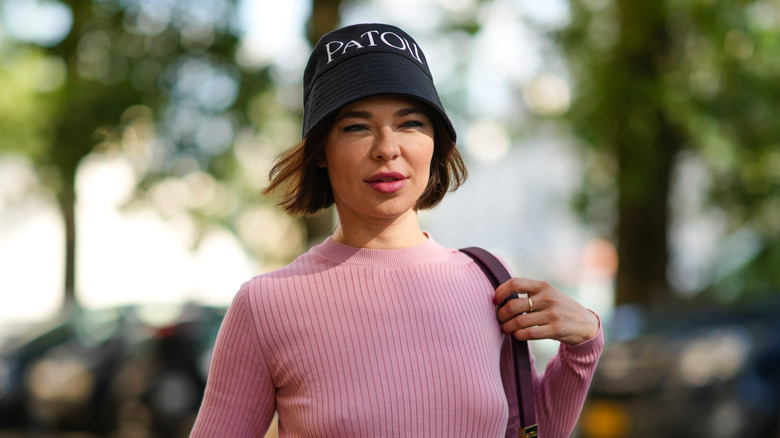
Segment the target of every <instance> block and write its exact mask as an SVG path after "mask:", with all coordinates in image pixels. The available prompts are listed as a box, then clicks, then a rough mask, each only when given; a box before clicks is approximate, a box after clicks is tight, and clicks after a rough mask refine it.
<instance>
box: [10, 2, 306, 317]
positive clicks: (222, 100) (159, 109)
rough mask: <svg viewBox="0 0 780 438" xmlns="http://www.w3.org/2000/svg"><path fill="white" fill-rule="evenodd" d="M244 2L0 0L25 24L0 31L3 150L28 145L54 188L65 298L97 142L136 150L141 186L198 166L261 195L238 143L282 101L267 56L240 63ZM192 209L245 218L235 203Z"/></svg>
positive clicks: (72, 285) (211, 177)
mask: <svg viewBox="0 0 780 438" xmlns="http://www.w3.org/2000/svg"><path fill="white" fill-rule="evenodd" d="M236 8H237V4H236V2H235V1H234V0H209V1H181V2H173V3H171V2H156V1H146V0H127V1H119V0H94V1H93V0H70V1H67V2H62V3H61V2H57V1H47V2H39V1H34V0H12V1H9V2H7V3H5V4H4V5H2V7H0V14H3V15H5V17H2V18H4V21H5V22H6V23H8V24H10V25H13V26H15V27H17V28H18V29H22V31H20V32H21V35H20V34H19V32H17V34H14V33H13V32H9V33H8V34H7V35H5V37H4V38H0V44H1V45H2V46H0V47H2V51H1V53H2V55H1V56H0V87H2V89H3V92H2V93H0V138H2V142H0V151H12V152H14V153H20V154H23V155H25V156H27V157H28V158H29V159H30V160H31V161H32V162H33V163H34V164H35V166H36V167H37V168H38V169H39V170H40V175H41V180H42V181H43V183H44V184H45V185H47V186H48V187H49V188H50V189H52V191H53V193H55V194H56V197H57V200H58V204H59V208H60V210H61V212H62V217H63V221H64V224H65V230H66V239H67V242H66V267H65V279H64V280H65V281H64V306H63V307H64V308H65V309H68V308H70V307H72V306H74V305H76V304H77V301H76V279H75V275H76V250H75V248H76V242H77V236H76V226H75V224H76V209H75V205H76V187H75V184H76V174H77V171H78V167H79V165H80V163H82V162H83V160H84V158H85V157H87V156H88V155H90V154H91V153H94V152H96V151H101V152H106V151H111V150H112V149H115V150H121V152H122V153H123V154H125V155H127V156H128V159H130V160H131V161H133V164H134V165H135V168H136V169H135V170H136V171H137V173H138V177H139V194H144V193H147V192H148V191H149V190H153V189H154V188H155V184H156V183H158V182H159V181H161V180H165V179H171V178H180V179H181V178H186V177H187V176H192V175H196V176H198V177H199V178H191V179H195V180H198V181H201V182H203V181H204V178H203V176H204V175H205V176H206V177H205V183H206V185H209V184H210V187H212V188H213V186H214V182H215V180H216V181H226V185H228V186H229V187H230V189H229V190H227V192H230V193H226V192H223V193H218V195H217V196H214V198H227V199H231V197H232V198H235V197H239V198H241V197H243V198H245V199H249V198H251V199H253V200H255V201H256V198H257V197H258V196H257V193H258V191H257V188H256V187H254V186H252V185H251V184H246V181H243V182H240V181H237V179H238V176H237V175H239V174H240V173H241V172H239V169H238V168H237V167H238V166H237V159H236V157H235V155H234V151H233V146H234V144H235V143H236V142H237V141H238V140H237V139H238V137H240V136H241V135H243V134H246V132H249V135H250V136H251V135H252V132H254V131H255V130H257V129H261V130H262V129H264V128H267V126H264V123H265V122H266V121H268V120H269V119H270V118H273V117H275V116H276V113H278V112H281V106H280V104H279V103H278V102H275V101H274V98H273V87H272V81H271V80H270V68H269V66H268V65H262V66H259V67H251V68H244V67H243V66H239V65H237V63H236V58H237V51H238V50H239V49H240V44H239V43H240V39H239V36H240V35H239V34H240V30H239V29H237V28H236ZM31 12H32V13H31ZM25 13H26V15H25ZM11 15H13V16H11ZM25 16H27V17H30V16H37V17H38V18H41V17H52V16H54V18H56V19H55V20H53V21H51V22H50V23H56V25H57V26H59V27H62V28H63V30H62V32H60V35H57V33H56V32H53V33H52V32H51V31H49V32H48V33H47V32H45V30H46V29H44V31H41V29H40V26H41V24H35V25H32V24H30V26H27V28H33V30H34V29H36V27H35V26H38V27H37V29H38V30H39V33H38V34H36V33H35V32H34V31H33V32H28V31H25V30H23V29H25V25H24V24H21V23H19V20H20V19H21V18H23V17H25ZM39 21H42V22H46V20H39ZM20 24H21V26H20ZM41 35H44V36H41ZM258 107H259V109H257V108H258ZM253 109H254V110H253ZM274 120H275V121H278V118H277V119H274ZM271 130H273V129H271ZM244 136H245V137H246V135H244ZM271 137H273V135H271ZM284 146H288V145H279V147H284ZM266 152H267V151H266ZM272 152H273V151H271V152H269V153H272ZM257 178H258V177H257V175H251V176H245V179H253V180H256V179H257ZM220 195H225V196H224V197H222V196H220ZM227 195H231V196H227ZM217 201H222V202H226V201H224V199H217ZM234 204H235V203H234ZM201 207H202V206H201ZM189 210H190V213H191V214H192V215H193V216H194V217H196V219H199V220H202V221H204V222H210V221H211V222H214V221H216V222H220V223H223V224H224V225H225V226H227V227H228V228H231V229H235V228H236V222H237V219H236V218H237V216H238V212H237V210H239V209H238V208H236V207H235V206H234V205H233V206H232V207H230V208H221V209H215V208H211V209H207V208H200V209H198V208H190V209H189ZM293 234H294V233H293ZM255 249H257V248H255ZM149 250H150V251H154V248H149ZM266 256H268V257H269V258H273V257H274V256H273V255H266ZM282 257H286V256H282Z"/></svg>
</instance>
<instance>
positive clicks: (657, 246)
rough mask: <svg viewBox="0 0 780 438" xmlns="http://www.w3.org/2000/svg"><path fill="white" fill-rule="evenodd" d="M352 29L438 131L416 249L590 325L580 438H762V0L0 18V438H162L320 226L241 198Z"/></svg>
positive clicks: (777, 47)
mask: <svg viewBox="0 0 780 438" xmlns="http://www.w3.org/2000/svg"><path fill="white" fill-rule="evenodd" d="M356 22H388V23H393V24H396V25H398V26H399V27H401V28H403V29H405V30H406V31H407V32H409V33H410V34H411V35H413V36H414V37H415V39H417V41H418V42H419V43H420V45H421V47H422V48H423V49H424V50H425V54H426V57H427V58H428V60H429V63H430V66H431V70H432V73H433V76H434V79H435V81H436V84H437V88H438V90H439V93H440V94H441V96H442V100H443V101H444V105H445V107H446V108H447V109H448V112H449V114H450V116H451V118H452V119H453V122H454V124H455V127H456V129H457V131H458V146H459V147H460V150H461V152H462V154H463V155H464V157H465V159H466V161H467V165H468V167H469V173H470V176H469V180H468V181H467V183H466V185H465V186H463V187H462V188H461V189H460V190H458V191H457V192H455V193H452V194H449V195H448V196H447V197H445V199H444V201H443V202H442V204H441V205H440V206H438V207H437V208H436V209H434V210H432V211H426V212H423V213H422V215H421V220H422V223H423V227H424V229H426V230H427V231H429V232H430V233H431V234H432V236H433V237H434V239H436V240H437V241H438V242H439V243H441V244H443V245H445V246H448V247H456V248H457V247H465V246H472V245H479V246H483V247H485V248H488V249H490V250H492V251H494V252H496V253H498V254H500V255H501V256H502V257H503V258H504V259H505V260H507V262H508V263H509V264H510V265H511V266H512V267H513V269H514V273H515V275H518V276H524V277H531V278H537V279H546V280H548V281H550V282H552V283H553V284H555V285H556V286H557V287H559V288H560V289H561V290H563V291H565V292H567V293H568V294H570V295H571V296H573V297H575V298H576V299H577V300H579V301H580V302H582V303H583V304H584V305H586V306H587V307H589V308H591V309H593V310H595V311H596V312H597V313H599V314H600V315H601V317H602V321H603V324H604V328H605V333H606V335H607V348H606V350H605V352H604V355H603V357H602V360H601V363H600V365H599V368H598V371H597V374H596V376H595V380H594V382H593V386H592V389H591V393H590V395H589V399H588V402H587V404H586V406H585V409H584V411H583V414H582V417H581V419H580V423H579V425H578V428H577V431H576V435H577V436H578V437H581V438H622V437H658V436H663V437H681V438H683V437H708V438H730V437H743V436H750V437H758V438H764V437H766V438H778V437H780V420H779V418H780V123H778V120H780V80H778V79H779V78H780V56H778V53H780V1H778V0H740V1H731V2H722V1H716V0H657V1H631V0H548V1H544V2H537V1H530V0H285V1H272V0H69V1H58V0H0V438H20V437H34V438H50V437H51V438H96V437H111V438H136V437H137V438H166V437H174V438H177V437H186V436H187V434H188V432H189V429H190V427H191V425H192V421H193V420H194V417H195V414H196V412H197V409H198V404H199V402H200V398H201V396H202V393H203V388H204V385H205V378H206V375H207V372H208V363H209V358H210V352H211V347H212V345H213V342H214V339H215V336H216V333H217V330H218V328H219V324H220V322H221V320H222V317H223V316H224V312H225V309H226V308H227V306H228V305H229V303H230V300H231V298H232V296H233V295H234V293H235V292H236V291H237V290H238V288H239V286H240V285H241V283H243V282H244V281H246V280H248V279H249V278H250V277H251V276H253V275H257V274H260V273H263V272H267V271H270V270H273V269H276V268H278V267H281V266H283V265H285V264H286V263H289V262H290V261H291V260H292V259H293V258H294V257H295V256H296V255H298V254H300V253H301V252H303V251H305V250H306V248H308V247H310V246H311V245H313V244H316V243H318V242H320V241H321V240H322V239H323V238H324V237H326V236H327V235H329V234H330V232H331V230H332V229H333V226H334V216H333V212H329V213H327V214H323V215H321V216H318V217H316V218H312V219H293V218H289V217H287V216H286V215H285V214H284V213H283V212H282V211H281V210H280V209H279V208H278V207H277V206H276V205H275V200H273V199H265V198H263V197H262V196H261V195H260V192H261V190H262V189H263V188H264V187H265V185H266V184H267V174H268V170H269V168H270V166H271V164H272V162H273V158H274V156H275V155H276V154H278V153H280V152H282V151H283V150H285V149H287V148H288V147H290V146H292V145H294V144H296V143H297V142H298V141H299V140H300V130H301V113H302V103H301V101H302V90H301V77H302V73H303V68H304V66H305V63H306V60H307V57H308V55H309V52H310V50H311V47H312V46H313V44H314V43H316V41H317V40H318V39H319V37H320V36H321V35H322V34H324V33H325V32H327V31H329V30H331V29H334V28H336V27H338V26H340V25H345V24H351V23H356ZM532 348H533V349H534V352H535V354H536V356H537V358H538V360H537V365H538V366H539V368H540V370H543V368H544V365H545V362H546V359H548V358H549V357H550V355H552V354H554V352H555V349H556V345H555V343H552V342H535V343H534V345H533V347H532ZM268 435H269V436H274V437H275V436H276V429H275V426H273V427H272V430H271V431H269V434H268Z"/></svg>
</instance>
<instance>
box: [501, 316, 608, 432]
mask: <svg viewBox="0 0 780 438" xmlns="http://www.w3.org/2000/svg"><path fill="white" fill-rule="evenodd" d="M510 340H511V339H510V338H509V337H508V336H507V337H506V339H505V340H504V345H503V346H502V350H501V371H502V375H503V378H504V389H505V391H506V395H507V402H508V403H509V414H510V416H509V424H508V426H507V430H506V438H515V437H517V436H518V434H517V431H518V429H519V428H520V418H519V415H518V412H519V411H518V406H517V396H516V389H515V377H514V372H513V362H512V360H513V359H512V350H511V348H510V344H511V342H510ZM603 349H604V332H603V330H602V328H601V326H600V324H599V331H598V333H597V334H596V336H594V337H593V338H592V339H589V340H587V341H585V342H582V343H580V344H577V345H566V344H560V347H559V348H558V352H557V353H556V354H555V355H554V356H553V357H552V358H551V359H550V361H549V362H548V363H547V367H546V369H545V371H544V374H542V375H541V376H540V375H538V374H537V373H536V367H535V366H534V357H533V355H531V356H530V357H531V373H532V374H533V383H534V401H535V406H536V420H537V423H538V425H539V438H568V437H570V436H571V435H572V433H573V432H574V428H575V427H576V426H577V420H578V419H579V416H580V413H581V412H582V407H583V405H584V403H585V398H586V396H587V395H588V388H589V387H590V383H591V380H592V379H593V374H594V373H595V371H596V365H597V364H598V361H599V357H600V356H601V352H602V350H603Z"/></svg>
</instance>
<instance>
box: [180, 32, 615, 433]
mask: <svg viewBox="0 0 780 438" xmlns="http://www.w3.org/2000/svg"><path fill="white" fill-rule="evenodd" d="M303 138H304V140H303V142H301V143H300V144H299V145H298V146H296V147H295V148H293V149H292V150H291V151H289V152H287V153H286V154H285V155H284V156H283V157H282V158H281V160H280V161H279V162H278V163H277V164H276V166H275V167H274V168H273V170H272V171H271V183H270V185H269V188H268V192H275V191H281V192H282V195H283V201H282V206H283V207H284V208H285V209H286V210H287V211H288V212H289V213H291V214H314V213H316V212H318V211H320V210H321V209H323V208H325V207H327V206H329V205H331V204H333V203H335V205H336V211H337V213H338V219H339V221H338V225H337V227H336V229H335V231H334V233H333V235H332V236H330V237H329V238H328V239H326V240H325V241H324V242H323V243H322V244H320V245H317V246H315V247H313V248H312V249H311V250H309V251H308V252H307V253H305V254H303V255H302V256H300V257H299V258H298V259H296V260H295V261H294V262H293V263H291V264H290V265H288V266H286V267H284V268H282V269H280V270H278V271H275V272H271V273H268V274H264V275H260V276H257V277H255V278H253V279H251V280H250V281H248V282H247V283H245V284H244V285H243V286H242V287H241V289H240V291H239V292H238V294H237V295H236V297H235V299H234V301H233V303H232V304H231V306H230V309H229V310H228V313H227V315H226V317H225V320H224V322H223V325H222V328H221V329H220V334H219V336H218V339H217V343H216V345H215V350H214V356H213V359H212V363H211V368H210V372H209V378H208V385H207V388H206V393H205V396H204V399H203V405H202V407H201V410H200V412H199V414H198V418H197V420H196V423H195V426H194V428H193V431H192V436H193V437H217V436H219V437H223V436H224V437H261V436H263V434H264V433H265V431H266V429H267V428H268V426H269V424H270V422H271V419H272V417H273V414H274V412H275V411H276V412H277V413H278V416H279V431H280V436H282V437H303V436H308V437H314V436H323V437H325V436H327V437H330V436H339V437H375V436H392V437H454V436H462V437H499V436H515V435H516V430H517V427H518V423H519V420H518V418H517V414H516V407H514V408H513V409H510V407H509V405H510V404H512V402H511V400H514V397H515V389H514V388H513V387H512V386H513V385H508V384H505V380H506V379H505V378H504V376H505V375H508V373H509V372H510V371H511V366H512V359H511V356H510V355H509V354H508V349H507V346H508V342H507V339H508V338H507V337H506V336H505V335H504V334H505V333H506V334H509V335H512V336H516V337H517V338H521V339H556V340H558V341H560V342H561V347H560V351H559V353H558V354H557V355H556V356H555V357H554V358H553V359H552V360H551V361H550V364H549V365H548V367H547V370H546V372H545V373H544V374H543V376H541V377H540V376H534V384H535V404H536V406H537V412H538V415H539V430H540V433H541V436H544V437H564V436H569V435H570V434H571V431H572V429H573V428H574V426H575V424H576V421H577V417H578V415H579V412H580V410H581V408H582V403H583V401H584V398H585V395H586V393H587V389H588V386H589V384H590V379H591V377H592V375H593V371H594V369H595V366H596V362H597V360H598V357H599V355H600V353H601V350H602V348H603V343H604V338H603V335H602V331H601V328H600V323H599V320H598V317H597V316H596V315H595V314H593V313H592V312H590V311H589V310H587V309H585V308H583V307H582V306H580V305H579V304H578V303H576V302H575V301H573V300H572V299H570V298H569V297H567V296H566V295H565V294H563V293H562V292H560V291H558V290H557V289H555V288H554V287H553V286H551V285H550V284H548V283H546V282H540V281H534V280H529V279H521V278H513V279H511V280H510V281H508V282H506V283H504V284H503V285H501V286H500V287H499V288H498V289H497V290H493V288H492V287H491V286H490V284H489V282H488V280H487V278H486V277H485V275H484V274H483V273H482V271H481V270H480V269H479V268H478V267H477V266H476V265H475V263H474V262H472V260H471V259H470V258H469V257H467V256H466V255H464V254H462V253H460V252H458V251H457V250H453V249H447V248H444V247H442V246H440V245H439V244H438V243H436V242H435V241H434V240H433V238H432V237H431V236H430V235H429V234H427V233H425V232H423V231H422V230H421V229H420V225H419V222H418V218H417V211H418V210H419V209H425V208H431V207H433V206H434V205H436V204H437V203H438V202H439V201H440V200H441V199H442V197H443V196H444V194H445V193H446V191H447V190H449V189H455V188H457V187H458V185H460V184H461V183H462V182H463V181H464V179H465V175H466V173H465V167H464V166H463V162H462V161H461V158H460V156H459V154H458V151H457V148H456V147H455V130H454V129H453V127H452V124H451V123H450V120H449V118H448V117H447V115H446V113H445V112H444V109H443V107H442V104H441V102H440V100H439V97H438V95H437V93H436V89H435V87H434V85H433V80H432V78H431V75H430V71H429V69H428V66H427V61H426V59H425V56H424V54H423V52H422V50H421V49H420V48H419V46H418V45H417V43H416V42H415V41H414V40H413V39H412V38H411V37H410V36H409V35H407V34H406V33H405V32H403V31H402V30H400V29H398V28H396V27H393V26H388V25H384V24H361V25H354V26H348V27H345V28H342V29H338V30H336V31H334V32H331V33H329V34H327V35H326V36H325V37H323V38H322V40H320V42H319V43H318V44H317V46H316V47H315V48H314V51H313V53H312V55H311V57H310V59H309V63H308V65H307V67H306V70H305V72H304V126H303ZM515 291H517V292H521V293H523V294H528V296H529V298H520V299H514V300H511V301H509V303H508V304H507V305H505V306H503V307H501V308H500V310H499V311H498V312H496V304H495V303H497V302H501V301H503V299H504V298H506V297H507V296H508V295H510V294H511V293H512V292H515ZM496 317H497V318H496ZM497 319H498V320H497Z"/></svg>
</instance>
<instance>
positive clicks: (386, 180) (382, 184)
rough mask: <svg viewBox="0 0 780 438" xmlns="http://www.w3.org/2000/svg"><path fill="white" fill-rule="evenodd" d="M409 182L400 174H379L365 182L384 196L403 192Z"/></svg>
mask: <svg viewBox="0 0 780 438" xmlns="http://www.w3.org/2000/svg"><path fill="white" fill-rule="evenodd" d="M407 181H408V179H407V178H406V177H405V176H404V175H403V174H400V173H398V172H382V173H377V174H376V175H374V176H372V177H371V178H369V179H367V180H365V182H366V183H368V185H369V186H371V188H372V189H374V190H376V191H377V192H379V193H383V194H391V193H395V192H397V191H399V190H401V188H402V187H403V186H405V185H406V182H407Z"/></svg>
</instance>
